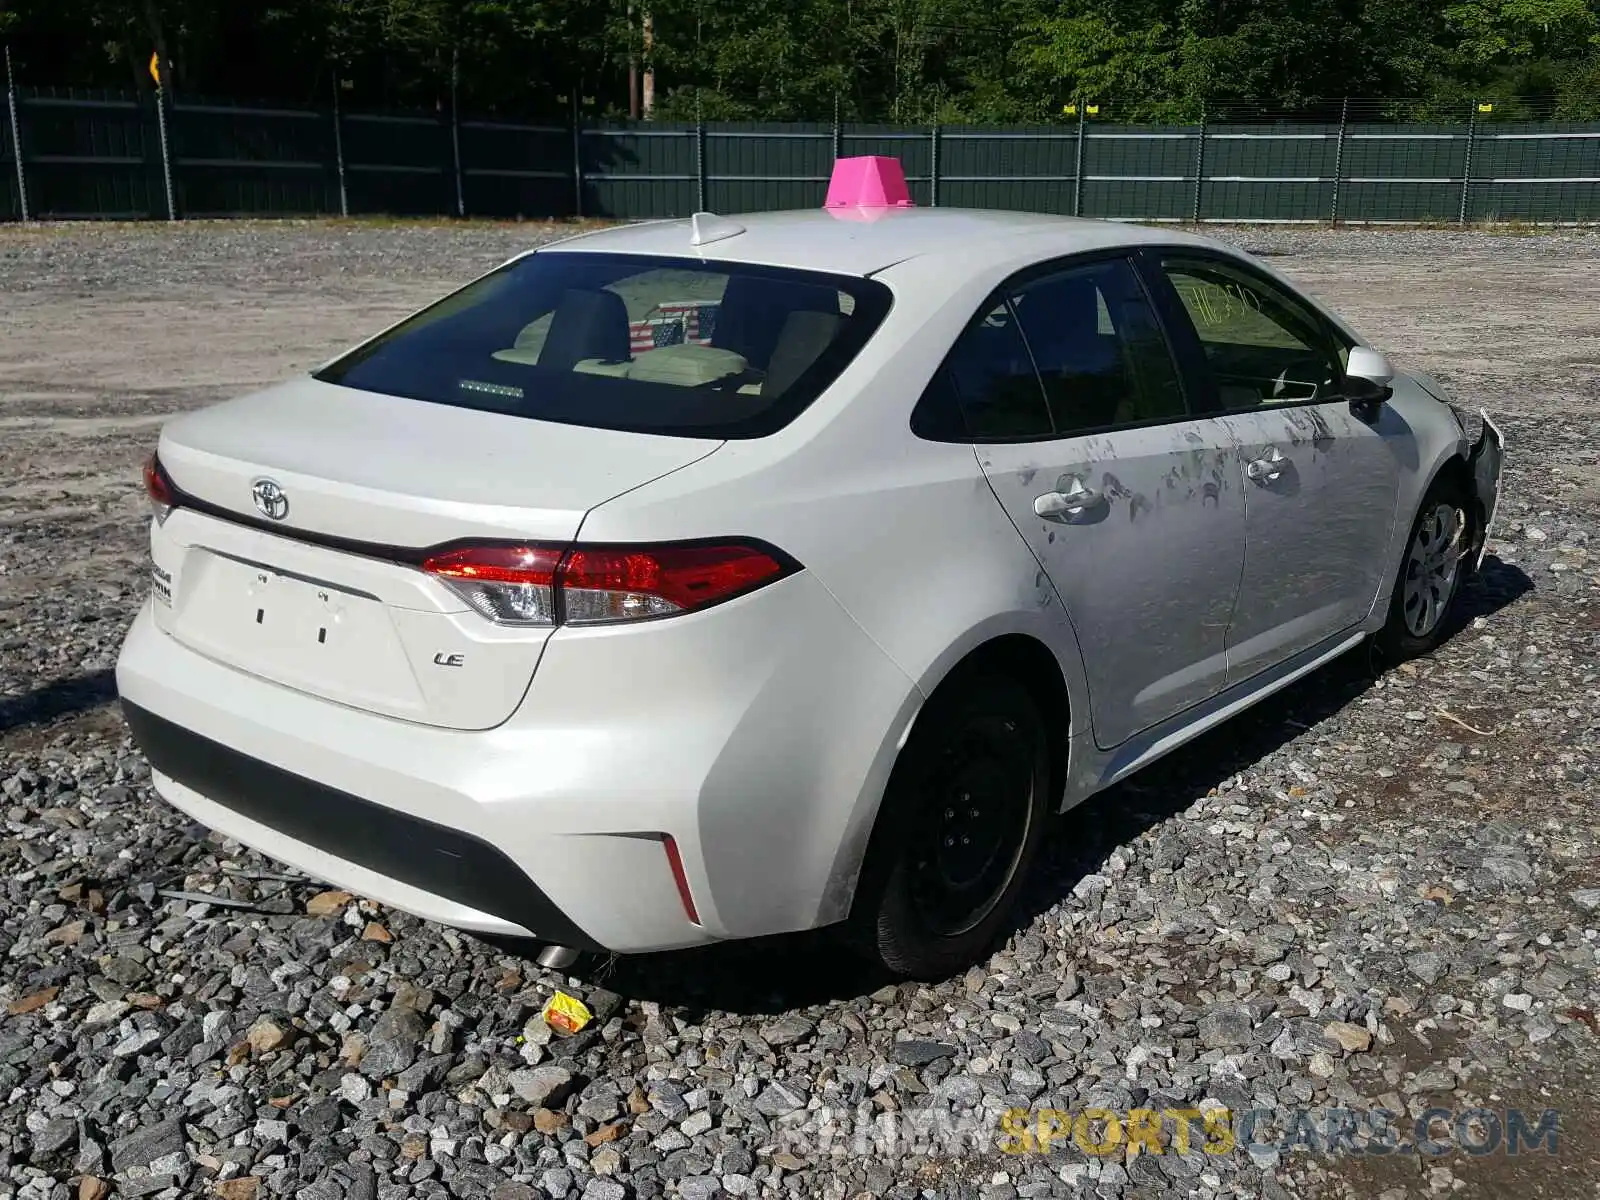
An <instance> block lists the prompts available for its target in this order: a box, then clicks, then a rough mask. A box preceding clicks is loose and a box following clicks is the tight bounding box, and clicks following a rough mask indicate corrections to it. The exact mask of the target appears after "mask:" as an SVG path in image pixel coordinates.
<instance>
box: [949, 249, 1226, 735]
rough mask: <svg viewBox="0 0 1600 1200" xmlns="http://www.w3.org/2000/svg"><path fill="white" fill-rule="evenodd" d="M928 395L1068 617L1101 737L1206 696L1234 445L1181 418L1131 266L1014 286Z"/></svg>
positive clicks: (1214, 675) (1220, 664)
mask: <svg viewBox="0 0 1600 1200" xmlns="http://www.w3.org/2000/svg"><path fill="white" fill-rule="evenodd" d="M933 386H934V388H935V389H948V390H949V392H950V393H951V394H953V396H954V400H955V403H956V404H957V406H958V407H959V410H960V412H961V414H962V417H963V420H964V428H965V429H966V432H967V435H968V436H969V437H970V439H971V440H972V441H974V442H975V443H976V450H977V453H978V458H979V461H980V463H981V465H982V467H983V470H984V473H985V475H986V476H987V477H988V480H989V483H990V486H991V487H992V488H993V489H994V493H995V495H996V497H997V498H998V499H999V501H1000V503H1001V504H1002V505H1003V506H1004V507H1005V509H1006V511H1007V513H1008V514H1009V515H1010V517H1011V520H1012V522H1013V523H1014V524H1015V525H1016V527H1017V529H1018V531H1019V532H1020V533H1021V534H1022V536H1023V537H1024V538H1025V539H1026V540H1027V542H1028V544H1029V546H1030V547H1031V548H1032V549H1033V552H1034V555H1035V557H1036V558H1037V559H1038V561H1039V563H1040V564H1041V566H1042V567H1043V569H1044V571H1045V572H1046V573H1047V574H1048V576H1049V579H1050V582H1051V583H1052V584H1054V587H1055V591H1056V593H1057V595H1059V597H1060V598H1061V600H1062V602H1063V603H1064V604H1065V606H1066V610H1067V614H1068V616H1069V618H1070V619H1071V621H1072V624H1073V627H1074V630H1075V632H1076V634H1077V637H1078V642H1079V646H1080V649H1081V651H1082V655H1083V661H1084V666H1085V669H1086V671H1087V674H1088V683H1089V692H1090V697H1091V700H1090V703H1091V710H1092V712H1091V715H1092V719H1093V725H1094V733H1095V739H1096V741H1097V742H1098V743H1099V744H1100V745H1102V746H1107V747H1109V746H1113V745H1116V744H1118V743H1120V742H1122V741H1124V740H1126V739H1127V738H1129V737H1131V736H1132V735H1134V734H1136V733H1138V732H1140V731H1141V730H1143V729H1146V728H1148V727H1150V726H1152V725H1154V724H1156V723H1158V722H1159V721H1161V720H1163V719H1165V718H1167V717H1170V716H1172V715H1173V714H1174V713H1176V712H1178V711H1180V710H1181V709H1183V708H1185V707H1187V706H1189V705H1191V704H1194V703H1196V702H1198V701H1201V700H1204V699H1206V698H1207V697H1210V696H1212V695H1215V694H1216V693H1217V692H1218V691H1219V690H1220V689H1221V688H1222V686H1223V681H1224V678H1225V674H1226V657H1225V636H1226V633H1227V628H1228V620H1229V616H1230V614H1231V612H1232V609H1233V604H1234V598H1235V594H1236V591H1237V588H1238V583H1239V571H1240V567H1241V564H1242V561H1243V557H1244V505H1243V501H1242V497H1241V495H1240V490H1239V487H1238V486H1237V484H1235V483H1233V482H1231V480H1230V478H1229V475H1228V470H1229V465H1230V463H1231V461H1232V459H1233V455H1234V446H1233V442H1232V439H1231V437H1230V435H1229V433H1228V430H1227V427H1226V426H1225V425H1224V424H1223V423H1222V422H1220V421H1217V420H1215V419H1212V418H1209V417H1206V416H1203V415H1196V414H1194V413H1192V412H1191V411H1190V409H1189V407H1188V404H1187V402H1186V399H1185V393H1184V389H1183V387H1182V385H1181V383H1180V378H1179V371H1178V367H1177V365H1176V363H1175V362H1174V359H1173V356H1172V354H1171V352H1170V350H1169V348H1168V344H1167V342H1166V340H1165V338H1164V336H1163V333H1162V328H1161V324H1160V321H1159V320H1158V318H1157V315H1156V311H1155V308H1154V306H1153V305H1152V304H1151V301H1150V299H1149V297H1148V296H1147V294H1146V292H1145V290H1144V287H1143V285H1142V283H1141V281H1140V279H1139V275H1138V272H1137V271H1136V270H1135V268H1134V266H1133V264H1132V263H1131V262H1130V261H1129V260H1128V259H1127V258H1125V257H1122V256H1114V257H1104V258H1099V259H1094V260H1088V261H1085V260H1083V259H1072V260H1064V261H1063V262H1061V263H1059V264H1053V265H1049V266H1046V267H1043V268H1038V269H1035V270H1032V271H1030V272H1029V273H1028V274H1027V275H1025V276H1023V277H1020V278H1018V279H1016V280H1014V281H1013V283H1012V284H1011V285H1010V286H1008V287H1006V288H1004V289H1002V292H1001V293H1000V294H999V295H997V296H996V297H995V298H994V299H993V300H992V301H991V302H989V303H988V304H987V305H986V308H985V310H984V311H983V312H982V313H980V314H979V316H978V317H977V318H976V319H975V321H974V323H973V325H972V326H971V327H970V328H969V329H968V331H967V333H966V334H965V335H963V337H962V338H961V339H960V341H959V342H958V343H957V344H956V346H955V348H954V350H953V351H952V354H951V356H950V359H949V361H948V364H947V367H946V369H945V370H944V371H942V372H941V374H940V376H939V377H936V379H935V381H934V385H933ZM936 394H937V393H935V396H936ZM925 403H930V401H929V398H925Z"/></svg>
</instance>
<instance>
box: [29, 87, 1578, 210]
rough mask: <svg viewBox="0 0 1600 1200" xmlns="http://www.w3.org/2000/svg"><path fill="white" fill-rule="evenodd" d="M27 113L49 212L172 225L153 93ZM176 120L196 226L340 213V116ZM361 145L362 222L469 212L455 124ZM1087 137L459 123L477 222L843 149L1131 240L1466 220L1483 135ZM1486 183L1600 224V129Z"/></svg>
mask: <svg viewBox="0 0 1600 1200" xmlns="http://www.w3.org/2000/svg"><path fill="white" fill-rule="evenodd" d="M18 104H19V106H20V109H19V115H20V117H21V120H22V124H23V126H24V128H25V130H26V135H27V143H28V153H27V160H26V161H27V168H28V181H29V191H30V199H31V201H32V207H33V209H34V211H35V213H37V214H38V215H40V216H44V217H108V216H119V217H150V216H163V215H164V214H165V201H164V196H163V192H162V186H161V174H160V163H159V148H158V144H157V136H156V123H155V112H154V106H153V103H152V100H151V97H150V96H149V94H148V93H145V94H139V93H129V92H116V91H106V90H98V89H81V88H76V89H75V88H19V89H18ZM1224 111H1225V112H1226V110H1224ZM169 118H170V121H169V133H170V136H171V140H172V143H173V154H174V177H175V178H174V183H175V187H176V189H177V193H178V207H179V210H180V212H181V213H183V214H185V215H235V214H237V215H245V214H252V215H267V214H327V213H335V212H338V211H339V190H338V171H337V167H336V150H335V144H334V121H333V114H332V112H331V110H330V109H328V108H323V107H312V108H307V109H295V108H284V107H281V106H269V105H253V104H245V103H240V102H238V101H235V100H229V99H226V98H214V97H213V98H204V99H202V98H198V97H184V98H183V100H182V102H180V103H178V104H175V105H173V106H172V108H171V111H170V114H169ZM340 131H341V136H342V141H343V150H344V160H345V181H346V188H347V194H348V199H349V207H350V211H351V212H352V213H357V214H359V213H395V214H418V215H421V214H440V215H442V214H448V213H453V212H454V211H455V173H454V155H453V151H452V147H451V134H450V123H449V120H448V117H447V114H442V113H438V112H427V113H386V112H363V111H361V110H360V107H359V105H358V106H357V108H356V111H353V112H352V111H348V110H347V111H345V112H343V113H342V122H341V125H340ZM1082 132H1083V143H1082V176H1083V177H1082V179H1081V180H1079V179H1078V178H1077V171H1078V165H1079V158H1078V154H1079V143H1078V135H1079V126H1078V123H1077V120H1076V118H1074V119H1072V120H1070V121H1069V120H1063V122H1062V123H1061V124H1052V125H1033V126H1022V125H1019V126H1011V127H1004V128H996V127H988V126H970V125H949V126H944V127H942V128H941V129H940V130H939V135H938V147H939V148H938V154H937V160H936V159H935V155H934V152H933V146H934V139H933V136H932V131H931V130H930V129H929V127H927V126H925V125H921V126H910V125H896V124H868V123H862V124H845V125H843V126H840V127H838V128H837V129H836V128H835V126H834V125H832V124H831V123H817V122H811V123H806V122H792V123H777V122H773V123H765V124H764V123H758V122H712V123H708V124H706V125H705V126H704V127H697V126H695V125H692V124H686V123H670V122H607V123H599V124H589V125H584V126H582V127H581V128H580V129H579V131H578V132H577V136H576V137H575V136H574V131H573V129H572V127H571V125H570V124H567V123H566V122H564V121H546V122H539V121H532V120H530V121H520V120H517V119H515V118H506V117H496V118H494V119H492V120H478V119H474V118H473V116H472V114H470V113H464V114H462V118H461V120H460V123H459V136H460V145H461V167H462V170H461V175H462V188H463V193H464V197H465V201H466V209H467V211H468V212H469V213H471V214H474V215H478V216H490V217H527V218H540V217H566V216H570V215H572V214H573V213H574V212H575V211H577V205H578V202H579V199H580V197H579V194H578V189H577V188H575V187H574V182H575V181H574V168H575V167H578V168H580V169H581V174H582V195H581V200H582V211H583V212H584V214H585V215H588V216H598V217H612V218H619V219H640V218H653V217H683V216H687V215H688V214H689V213H691V212H693V211H694V210H695V208H696V207H698V206H699V205H700V204H702V203H703V204H704V205H705V206H706V207H708V208H710V209H711V210H712V211H715V212H724V213H738V212H759V211H764V210H770V209H781V208H815V207H817V206H819V205H820V204H821V203H822V199H823V196H824V195H825V194H826V190H827V179H828V175H829V173H830V171H831V170H832V166H833V159H834V153H835V146H836V139H837V149H838V152H839V153H841V154H845V155H857V154H882V155H888V156H891V157H894V158H897V159H899V160H900V162H901V163H902V165H903V166H904V168H905V172H906V176H907V180H908V183H909V185H910V189H911V194H912V198H913V200H914V201H915V202H916V203H918V204H928V203H929V202H930V201H931V200H932V198H933V191H934V190H933V187H932V180H931V172H932V171H933V169H934V166H935V161H937V168H938V172H939V181H938V200H939V204H940V206H941V207H951V208H989V209H1013V210H1021V211H1030V212H1051V213H1070V212H1072V211H1073V208H1074V203H1075V201H1076V202H1078V203H1079V204H1080V206H1081V211H1082V214H1083V215H1084V216H1088V217H1104V218H1113V219H1125V220H1151V221H1157V220H1159V221H1188V220H1191V219H1192V218H1193V217H1195V216H1196V215H1198V216H1199V218H1200V219H1201V220H1202V221H1302V222H1312V221H1323V220H1326V219H1327V217H1328V214H1329V213H1330V212H1331V211H1332V210H1333V199H1334V190H1335V177H1336V176H1337V188H1338V211H1339V216H1340V218H1341V219H1342V220H1348V221H1352V222H1361V221H1394V222H1417V221H1454V220H1455V219H1456V217H1457V216H1458V214H1459V211H1460V204H1461V199H1462V192H1463V182H1464V181H1463V178H1462V176H1463V173H1464V171H1465V169H1466V165H1467V123H1466V121H1465V119H1463V120H1462V121H1460V122H1456V123H1447V122H1446V123H1440V122H1393V123H1382V122H1372V121H1367V122H1352V123H1350V124H1349V125H1348V126H1347V127H1346V136H1345V138H1344V142H1343V151H1342V154H1341V152H1340V141H1339V126H1338V125H1336V124H1328V123H1294V122H1289V121H1283V122H1261V121H1257V122H1253V123H1243V122H1238V121H1228V120H1226V119H1223V120H1221V121H1220V122H1219V121H1217V120H1215V119H1213V121H1212V122H1211V123H1210V124H1208V125H1207V126H1205V127H1204V136H1205V143H1204V153H1203V154H1200V153H1197V151H1198V150H1199V149H1200V144H1199V141H1198V139H1199V138H1200V136H1201V135H1202V127H1200V126H1197V125H1173V126H1163V125H1142V124H1132V123H1121V122H1116V121H1111V120H1101V119H1099V118H1098V117H1091V118H1088V119H1087V120H1086V121H1085V123H1084V125H1083V129H1082ZM575 145H576V151H575V149H574V146H575ZM14 153H15V148H14V147H12V146H11V145H10V139H9V136H8V134H7V135H5V136H0V219H15V218H16V216H17V215H18V206H17V197H16V194H15V193H16V187H15V168H14V164H13V159H12V156H13V155H14ZM575 154H576V157H577V161H576V162H575V161H574V156H575ZM1197 165H1198V171H1199V174H1200V175H1201V176H1202V178H1201V179H1199V180H1198V181H1197V180H1196V179H1195V175H1196V171H1197ZM1471 169H1472V179H1471V180H1470V181H1468V182H1467V183H1466V199H1467V216H1468V218H1469V219H1471V220H1475V221H1489V220H1527V221H1543V222H1548V221H1571V222H1580V221H1600V123H1595V122H1573V121H1544V122H1527V121H1508V120H1500V121H1496V120H1484V121H1480V122H1478V123H1477V127H1476V134H1475V137H1474V140H1473V147H1472V160H1471ZM1197 197H1198V210H1197V209H1196V207H1195V205H1196V198H1197Z"/></svg>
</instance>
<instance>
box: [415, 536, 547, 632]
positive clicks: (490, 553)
mask: <svg viewBox="0 0 1600 1200" xmlns="http://www.w3.org/2000/svg"><path fill="white" fill-rule="evenodd" d="M560 564H561V551H560V550H556V549H552V548H551V547H549V546H468V547H464V548H462V549H460V550H451V551H448V552H446V553H444V554H436V555H434V556H433V557H432V558H429V559H427V560H425V561H424V562H423V564H422V569H423V570H424V571H426V572H427V573H428V574H430V575H434V576H437V577H438V578H439V579H440V580H442V581H443V582H444V583H446V584H447V585H449V587H450V589H451V590H452V591H454V592H455V593H456V594H457V595H458V596H460V597H461V598H462V599H463V600H465V601H466V602H467V603H468V604H470V605H472V607H473V608H475V609H477V610H478V611H479V612H480V613H482V614H483V615H484V616H486V617H488V618H489V619H490V620H491V621H496V622H498V623H499V624H501V625H554V624H555V623H556V604H555V589H556V584H555V577H556V568H557V567H558V566H560Z"/></svg>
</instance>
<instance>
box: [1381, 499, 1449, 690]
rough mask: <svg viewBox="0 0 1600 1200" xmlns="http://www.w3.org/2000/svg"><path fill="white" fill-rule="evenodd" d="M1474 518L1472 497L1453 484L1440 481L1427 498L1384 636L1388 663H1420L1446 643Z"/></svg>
mask: <svg viewBox="0 0 1600 1200" xmlns="http://www.w3.org/2000/svg"><path fill="white" fill-rule="evenodd" d="M1471 514H1472V502H1471V498H1470V497H1469V496H1468V495H1467V493H1466V490H1465V489H1464V488H1463V487H1462V486H1461V485H1460V484H1459V483H1458V482H1457V481H1455V480H1453V479H1441V480H1438V481H1436V482H1435V483H1434V485H1433V486H1432V487H1431V488H1429V489H1428V494H1427V495H1426V496H1424V497H1423V500H1422V504H1421V506H1420V507H1419V509H1418V510H1417V517H1416V520H1415V521H1414V522H1413V523H1412V526H1411V539H1410V541H1409V542H1407V543H1406V553H1405V558H1404V559H1403V560H1402V562H1401V564H1400V575H1399V577H1398V578H1397V579H1396V580H1395V584H1394V595H1393V596H1392V597H1391V598H1390V601H1389V617H1388V620H1387V621H1386V622H1385V623H1384V626H1383V628H1382V629H1381V630H1379V631H1378V637H1377V642H1378V649H1379V650H1380V651H1382V653H1383V654H1384V656H1385V657H1386V658H1389V659H1392V660H1395V661H1402V660H1404V659H1408V658H1415V657H1416V656H1417V655H1419V654H1427V653H1428V652H1429V651H1431V650H1433V649H1434V648H1435V647H1436V646H1438V645H1439V643H1440V642H1442V641H1444V637H1445V617H1446V616H1447V615H1448V613H1449V611H1450V607H1451V605H1452V604H1453V603H1454V601H1455V598H1456V594H1457V592H1459V591H1460V589H1461V578H1462V575H1463V574H1464V566H1465V559H1466V554H1467V549H1468V547H1470V546H1471V545H1472V528H1471V520H1472V516H1471Z"/></svg>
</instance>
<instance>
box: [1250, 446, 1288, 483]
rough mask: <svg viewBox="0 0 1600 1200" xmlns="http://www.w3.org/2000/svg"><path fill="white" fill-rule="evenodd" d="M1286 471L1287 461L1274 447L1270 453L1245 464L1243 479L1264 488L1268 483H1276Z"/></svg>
mask: <svg viewBox="0 0 1600 1200" xmlns="http://www.w3.org/2000/svg"><path fill="white" fill-rule="evenodd" d="M1288 469H1289V460H1288V459H1287V458H1285V457H1284V456H1283V452H1282V451H1280V450H1279V449H1278V448H1277V447H1276V446H1274V447H1273V448H1272V453H1270V454H1268V455H1265V456H1264V457H1262V458H1256V459H1252V460H1251V461H1249V462H1247V463H1245V465H1244V477H1245V478H1246V479H1248V480H1249V481H1250V482H1251V483H1256V484H1260V485H1261V486H1262V487H1265V486H1266V485H1267V484H1269V483H1276V482H1277V481H1278V480H1279V479H1281V478H1282V477H1283V473H1284V472H1285V471H1286V470H1288Z"/></svg>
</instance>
